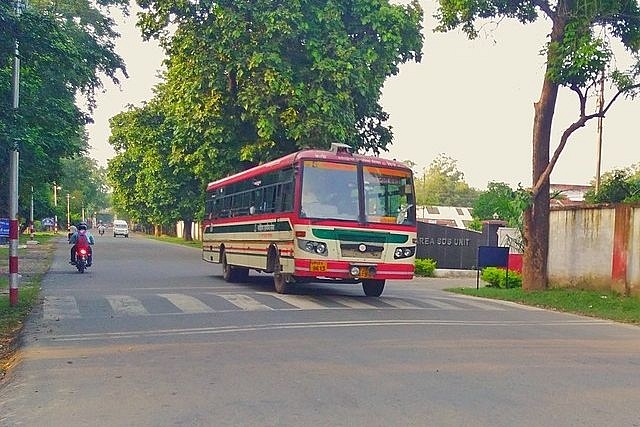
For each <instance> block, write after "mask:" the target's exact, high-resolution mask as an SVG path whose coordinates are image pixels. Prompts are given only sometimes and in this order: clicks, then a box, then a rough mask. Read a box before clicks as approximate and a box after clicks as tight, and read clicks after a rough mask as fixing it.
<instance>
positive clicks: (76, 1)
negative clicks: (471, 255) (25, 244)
mask: <svg viewBox="0 0 640 427" xmlns="http://www.w3.org/2000/svg"><path fill="white" fill-rule="evenodd" d="M9 3H12V2H5V1H3V2H1V3H0V22H2V25H3V31H2V32H0V102H1V103H2V105H3V107H2V108H0V141H1V143H2V147H3V149H2V150H0V170H3V171H6V170H9V163H8V162H9V150H8V148H9V147H13V146H14V145H15V146H17V148H18V150H19V152H20V176H19V184H20V189H19V193H20V202H19V206H20V212H21V216H23V217H25V216H26V212H28V209H29V202H28V200H29V196H30V194H31V192H30V191H28V189H29V188H30V187H31V186H33V187H35V188H36V190H39V189H41V188H42V189H43V190H42V191H43V192H44V193H47V192H49V189H50V188H51V187H50V185H52V183H53V182H54V181H58V182H59V181H60V178H61V177H60V171H61V168H62V159H65V158H73V157H75V156H77V155H81V154H83V153H85V152H86V151H87V149H88V144H87V136H86V134H85V131H84V125H85V124H87V123H89V122H91V113H92V111H93V108H94V107H95V94H96V91H98V90H99V89H100V88H101V87H102V80H101V78H102V77H107V78H110V79H112V80H113V81H114V82H116V83H117V82H118V74H122V75H124V76H126V71H125V66H124V63H123V61H122V59H121V58H120V57H119V56H118V55H117V54H116V53H115V51H114V44H113V40H114V39H115V38H116V37H117V36H118V35H117V33H115V32H114V31H113V27H114V22H113V20H112V19H111V18H109V17H108V15H106V14H105V13H106V8H108V7H111V6H116V7H120V8H124V9H125V10H126V7H127V5H128V2H127V1H126V0H101V1H99V2H98V3H97V5H96V3H95V2H93V1H90V0H73V1H72V0H58V1H51V0H30V1H29V2H28V7H27V8H26V9H25V10H24V11H23V12H22V13H21V14H20V16H17V14H16V13H15V11H14V10H13V8H12V7H10V5H9ZM103 10H105V13H103V12H102V11H103ZM5 28H7V29H8V31H5V30H4V29H5ZM16 41H17V42H18V44H19V53H20V92H19V107H18V109H17V111H15V112H14V111H13V108H12V106H13V102H12V100H13V90H14V88H13V64H14V49H15V42H16ZM82 102H84V103H86V106H85V107H86V108H83V106H82V105H78V103H82ZM0 200H1V201H2V202H3V203H2V204H1V206H0V214H2V213H3V212H6V211H7V210H8V206H7V205H8V204H7V203H6V201H7V200H8V174H5V173H3V174H2V175H0Z"/></svg>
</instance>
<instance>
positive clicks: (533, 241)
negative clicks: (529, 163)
mask: <svg viewBox="0 0 640 427" xmlns="http://www.w3.org/2000/svg"><path fill="white" fill-rule="evenodd" d="M563 34H564V23H561V22H558V21H556V22H555V23H554V26H553V29H552V32H551V41H552V42H553V41H557V40H560V39H561V38H562V36H563ZM553 54H554V53H553V49H552V48H550V49H549V51H548V53H547V64H549V62H550V61H549V59H550V57H551V55H553ZM547 67H548V65H547ZM557 98H558V84H557V83H555V82H553V81H552V80H551V79H550V78H549V72H548V70H547V72H545V77H544V82H543V84H542V92H541V93H540V100H539V101H538V102H536V103H535V105H534V110H535V117H534V120H533V152H532V158H533V180H532V184H533V185H532V188H533V193H532V199H531V205H530V206H529V208H528V209H527V210H526V211H525V212H524V218H523V219H524V230H523V231H524V244H525V247H524V254H523V258H522V288H523V289H524V290H541V289H546V288H547V284H548V270H547V259H548V256H549V202H550V198H549V190H550V178H549V174H548V173H547V174H545V173H544V172H545V170H546V168H547V166H548V165H549V151H550V141H551V125H552V123H553V114H554V112H555V108H556V101H557Z"/></svg>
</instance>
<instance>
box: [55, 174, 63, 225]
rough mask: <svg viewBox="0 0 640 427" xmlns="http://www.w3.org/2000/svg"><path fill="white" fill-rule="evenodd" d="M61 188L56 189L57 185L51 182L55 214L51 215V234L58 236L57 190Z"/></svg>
mask: <svg viewBox="0 0 640 427" xmlns="http://www.w3.org/2000/svg"><path fill="white" fill-rule="evenodd" d="M61 188H62V187H58V183H57V182H55V181H53V206H54V209H55V212H54V213H53V232H54V233H55V234H58V190H60V189H61Z"/></svg>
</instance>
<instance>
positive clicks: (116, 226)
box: [113, 219, 129, 237]
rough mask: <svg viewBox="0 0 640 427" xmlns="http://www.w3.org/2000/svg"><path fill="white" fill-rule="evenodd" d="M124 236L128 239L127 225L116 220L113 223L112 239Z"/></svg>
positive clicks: (125, 222) (120, 220)
mask: <svg viewBox="0 0 640 427" xmlns="http://www.w3.org/2000/svg"><path fill="white" fill-rule="evenodd" d="M116 236H124V237H129V225H128V224H127V221H124V220H122V219H116V220H114V221H113V237H116Z"/></svg>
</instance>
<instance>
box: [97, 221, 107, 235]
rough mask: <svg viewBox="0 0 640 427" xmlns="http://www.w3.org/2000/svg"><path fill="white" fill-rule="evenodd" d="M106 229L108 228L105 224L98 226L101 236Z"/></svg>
mask: <svg viewBox="0 0 640 427" xmlns="http://www.w3.org/2000/svg"><path fill="white" fill-rule="evenodd" d="M106 228H107V227H105V226H104V224H103V223H100V224H98V233H100V235H101V236H102V235H103V234H104V230H105V229H106Z"/></svg>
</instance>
